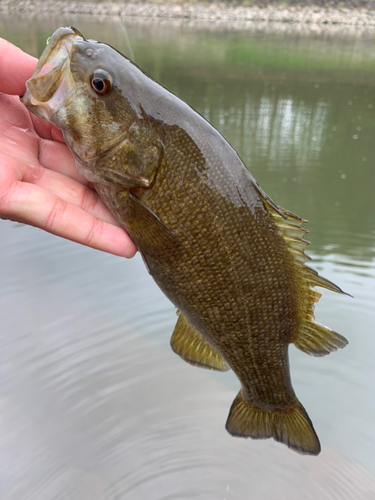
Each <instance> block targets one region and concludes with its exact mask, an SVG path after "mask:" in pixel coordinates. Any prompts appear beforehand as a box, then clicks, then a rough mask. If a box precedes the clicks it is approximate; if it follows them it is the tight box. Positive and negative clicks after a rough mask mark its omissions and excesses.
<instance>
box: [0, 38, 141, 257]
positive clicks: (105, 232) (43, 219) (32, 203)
mask: <svg viewBox="0 0 375 500" xmlns="http://www.w3.org/2000/svg"><path fill="white" fill-rule="evenodd" d="M36 62H37V60H36V59H35V58H34V57H31V56H29V55H28V54H26V53H24V52H22V50H20V49H19V48H17V47H15V46H14V45H12V44H11V43H9V42H7V41H6V40H4V39H2V38H0V75H1V78H0V218H1V219H9V220H12V221H17V222H22V223H25V224H30V225H32V226H36V227H39V228H41V229H44V230H45V231H48V232H49V233H52V234H55V235H57V236H61V237H63V238H67V239H69V240H72V241H75V242H77V243H81V244H82V245H87V246H89V247H92V248H95V249H97V250H102V251H104V252H108V253H111V254H114V255H118V256H121V257H127V258H130V257H133V256H134V254H135V253H136V248H135V246H134V244H133V242H132V241H131V239H130V238H129V236H128V235H127V234H126V232H125V231H124V230H123V229H121V228H120V227H119V226H118V223H117V222H116V220H115V219H114V217H113V216H112V214H111V213H110V212H109V210H108V209H107V208H106V206H105V205H104V204H103V202H102V201H101V200H100V198H99V197H98V195H97V194H96V192H95V191H94V189H93V188H92V186H91V185H90V183H89V182H88V181H87V180H86V179H85V178H84V177H82V176H80V175H79V174H78V173H77V170H76V168H75V165H74V160H73V157H72V154H71V153H70V151H69V149H68V147H67V145H66V143H65V141H64V139H63V136H62V134H61V131H60V130H58V129H56V128H55V127H53V126H51V125H49V124H48V123H46V122H44V121H42V120H41V119H39V118H36V117H35V116H34V115H32V114H30V113H29V112H28V110H27V109H26V108H25V107H24V106H23V104H22V103H21V101H20V96H22V95H23V94H24V92H25V90H26V87H25V82H26V80H28V79H29V78H30V77H31V75H32V72H33V70H34V67H35V65H36Z"/></svg>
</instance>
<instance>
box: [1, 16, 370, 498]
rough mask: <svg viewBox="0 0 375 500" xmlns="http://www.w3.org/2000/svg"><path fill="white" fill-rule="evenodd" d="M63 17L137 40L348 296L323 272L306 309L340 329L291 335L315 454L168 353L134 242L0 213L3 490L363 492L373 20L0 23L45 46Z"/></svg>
mask: <svg viewBox="0 0 375 500" xmlns="http://www.w3.org/2000/svg"><path fill="white" fill-rule="evenodd" d="M64 24H71V25H74V26H75V27H77V28H78V29H80V31H82V33H83V34H84V35H85V36H86V37H91V38H94V39H100V40H102V41H105V42H108V43H110V44H112V45H113V46H115V47H116V48H118V49H119V50H121V51H123V52H124V53H125V54H127V55H129V54H134V57H135V60H136V62H137V63H138V64H139V65H140V66H142V67H143V68H144V69H145V70H147V71H148V72H149V73H150V74H152V75H153V76H154V77H156V78H157V79H158V80H160V81H161V82H162V83H163V84H164V85H166V86H167V87H168V88H170V89H171V90H172V91H174V92H175V93H177V94H178V95H179V96H181V97H182V98H183V99H185V100H186V101H187V102H188V103H189V104H191V105H192V106H193V107H194V108H195V109H197V110H198V111H199V112H200V113H202V114H203V115H204V116H205V117H206V118H207V119H209V120H210V121H211V122H212V123H213V124H214V125H215V126H216V127H217V128H218V129H219V130H220V131H221V132H222V133H223V135H224V136H225V137H226V138H227V139H228V140H229V141H230V142H231V143H232V145H233V146H234V147H235V148H236V149H237V151H238V152H239V154H240V155H241V157H242V158H243V160H244V161H245V163H246V164H247V165H248V167H249V169H250V170H251V172H252V173H253V174H254V175H255V177H256V178H257V179H258V181H259V183H260V184H261V186H262V187H263V189H264V190H265V191H266V192H267V193H268V194H269V195H270V196H271V197H272V198H273V199H274V200H275V201H276V202H277V203H279V204H280V205H282V206H284V207H286V208H288V209H289V210H292V211H293V212H296V213H298V214H299V215H301V216H303V217H305V218H307V219H309V221H310V222H309V225H308V229H309V230H310V235H309V236H310V239H311V240H312V242H313V243H312V245H311V246H310V247H309V248H310V251H309V254H310V255H311V256H312V257H313V259H314V266H315V268H316V269H317V270H319V271H320V272H321V273H322V274H323V275H324V276H325V277H327V278H329V279H331V280H332V281H334V282H335V283H337V284H338V285H340V286H341V287H342V288H344V289H345V290H346V291H348V292H349V293H350V294H352V295H353V296H354V299H350V298H348V297H345V296H338V295H336V294H333V293H330V292H325V293H324V296H323V298H322V300H321V302H320V303H319V305H318V307H317V319H318V321H320V322H322V323H324V324H327V325H329V326H330V327H331V328H333V329H335V330H337V331H339V332H340V333H341V334H343V335H344V336H345V337H347V338H348V339H349V342H350V344H349V346H348V347H347V348H346V349H345V350H343V351H339V352H336V353H333V354H332V355H330V356H327V357H325V358H311V357H308V356H306V355H305V354H303V353H301V352H300V351H298V352H297V350H296V349H295V348H294V347H291V349H290V351H291V366H292V376H293V383H294V386H295V390H296V392H297V394H298V396H299V398H300V400H301V401H302V402H303V404H304V406H305V407H306V409H307V410H308V412H309V414H310V417H311V418H312V420H313V422H314V425H315V428H316V430H317V432H318V434H319V436H320V439H321V442H322V445H323V449H322V453H321V455H320V456H319V457H317V458H313V457H302V456H299V455H297V454H295V453H293V452H291V451H290V450H288V449H287V448H286V447H284V446H282V445H279V444H276V443H275V442H273V441H269V440H268V441H252V440H241V439H235V438H232V437H230V436H229V435H228V434H227V433H226V431H225V429H224V424H225V421H226V417H227V414H228V410H229V407H230V405H231V403H232V400H233V398H234V397H235V395H236V394H237V391H238V382H237V380H236V378H235V376H234V375H233V374H232V373H225V374H220V373H215V372H210V371H206V370H200V369H197V368H194V367H191V366H189V365H187V364H186V363H184V362H183V361H181V360H180V359H179V358H178V357H177V356H176V355H175V354H173V353H172V351H171V349H170V347H169V338H170V336H171V334H172V331H173V327H174V324H175V322H176V316H175V313H174V308H173V306H172V305H171V304H170V303H169V302H168V300H167V299H166V298H165V297H164V296H163V295H162V293H161V292H160V291H159V289H158V288H157V287H156V285H155V284H154V283H153V281H152V279H151V278H150V277H149V276H148V274H147V272H146V271H145V269H144V267H143V263H142V261H141V259H140V258H139V257H136V258H135V259H133V260H131V261H125V260H123V259H120V258H116V257H113V256H110V255H105V254H101V253H99V252H96V251H94V250H90V249H87V248H83V247H79V246H78V245H75V244H73V243H70V242H68V241H64V240H61V239H58V238H56V237H53V236H50V235H48V234H46V233H44V232H42V231H40V230H37V229H34V228H30V227H26V226H22V227H20V226H17V225H16V224H14V223H10V222H1V223H0V241H1V247H0V276H1V288H0V317H1V329H0V342H1V349H0V436H1V437H0V498H1V500H3V499H11V500H26V499H27V500H29V499H30V500H31V499H37V500H51V499H52V498H53V499H58V500H60V499H61V500H65V499H74V500H75V499H77V500H78V499H79V500H85V499H87V500H99V499H100V500H104V499H105V500H120V499H129V500H133V499H134V500H136V499H142V500H145V499H146V500H172V499H173V500H175V499H176V500H177V499H183V500H187V499H199V500H212V499H215V500H216V499H217V500H243V499H248V498H251V499H254V500H258V499H259V500H264V499H275V498H277V499H280V500H284V499H285V500H294V499H295V500H300V499H301V498H303V499H314V500H316V499H323V500H324V499H327V500H328V499H331V500H333V499H337V500H343V499H344V500H346V499H348V500H352V499H353V500H362V499H366V500H370V499H373V498H375V424H374V422H375V394H374V380H375V361H374V359H375V334H374V328H373V325H374V319H375V313H374V307H373V304H374V299H375V285H374V277H375V263H374V261H375V217H374V213H375V197H374V195H373V190H374V186H375V170H374V161H375V141H374V133H375V85H374V84H375V76H374V75H375V56H374V54H375V51H374V41H375V40H374V37H375V35H374V34H372V33H371V32H368V33H367V32H366V31H363V32H359V31H357V32H346V31H345V29H342V30H337V29H336V31H335V32H332V31H327V30H322V31H318V32H313V31H311V30H310V31H307V30H306V29H304V30H303V29H302V30H301V29H299V30H297V29H295V30H293V29H292V28H291V27H287V29H285V27H282V25H279V26H274V27H272V26H271V27H270V26H267V25H251V24H248V25H245V24H242V25H236V24H231V25H230V26H229V25H225V24H223V25H215V24H210V25H204V24H201V25H199V24H198V25H190V24H189V23H187V22H181V21H179V22H172V21H164V22H160V23H156V22H150V21H147V20H137V21H136V20H133V21H131V20H129V22H127V23H126V26H125V31H124V25H123V24H122V23H121V22H120V21H119V20H118V19H115V18H113V19H111V18H109V19H108V18H107V19H103V20H95V19H91V18H69V17H66V18H59V19H52V18H51V19H48V18H43V19H37V18H33V19H31V18H26V17H23V18H20V17H4V16H3V17H0V36H2V37H5V38H8V39H9V40H10V41H12V42H14V43H16V44H18V45H19V46H21V47H22V48H23V49H24V50H26V51H28V52H30V53H32V54H33V55H39V54H40V53H41V51H42V50H43V48H44V46H45V41H46V39H47V38H48V37H49V36H50V35H51V33H52V32H53V31H54V30H55V29H56V28H57V27H58V26H60V25H64ZM126 40H128V43H127V41H126Z"/></svg>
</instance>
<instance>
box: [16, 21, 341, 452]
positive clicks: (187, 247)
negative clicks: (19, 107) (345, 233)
mask: <svg viewBox="0 0 375 500" xmlns="http://www.w3.org/2000/svg"><path fill="white" fill-rule="evenodd" d="M23 102H24V104H25V105H26V107H27V108H28V109H29V110H30V111H31V112H33V113H35V114H36V115H37V116H39V117H41V118H43V119H45V120H47V121H48V122H49V123H51V124H53V125H55V126H56V127H58V128H60V129H61V130H62V132H63V135H64V138H65V140H66V142H67V144H68V146H69V147H70V149H71V151H72V153H73V156H74V159H75V163H76V166H77V170H78V171H79V172H80V173H81V174H83V175H85V176H86V178H87V179H88V180H90V181H91V182H92V183H93V185H94V187H95V189H96V191H97V192H98V194H99V196H100V197H101V198H102V200H103V201H104V203H105V204H106V205H107V206H108V208H109V209H110V210H111V212H112V213H113V214H114V216H115V217H116V218H117V220H118V221H119V223H120V224H121V225H122V227H123V228H124V229H125V230H126V231H127V232H128V234H129V235H130V237H131V238H132V240H133V241H134V243H135V245H136V246H137V248H138V250H139V251H140V253H141V255H142V257H143V260H144V262H145V264H146V266H147V269H148V271H149V273H150V274H151V275H152V277H153V278H154V280H155V281H156V283H157V284H158V285H159V287H160V288H161V290H162V291H163V292H164V293H165V295H166V296H167V297H168V298H169V299H170V300H171V301H172V302H173V304H175V306H176V307H177V309H178V321H177V324H176V327H175V330H174V332H173V335H172V338H171V346H172V349H173V350H174V351H175V352H176V353H177V354H178V355H179V356H181V357H182V358H183V359H184V360H185V361H187V362H188V363H190V364H192V365H195V366H201V367H204V368H209V369H214V370H220V371H226V370H229V369H230V368H231V369H232V370H233V371H234V372H235V374H236V375H237V377H238V379H239V381H240V383H241V390H240V392H239V393H238V395H237V397H236V398H235V400H234V402H233V404H232V407H231V409H230V413H229V417H228V420H227V424H226V428H227V430H228V432H229V433H230V434H232V435H234V436H242V437H252V438H258V439H260V438H271V437H272V438H274V439H275V440H277V441H280V442H282V443H284V444H286V445H287V446H289V447H290V448H291V449H293V450H295V451H297V452H299V453H303V454H311V455H317V454H318V453H319V452H320V443H319V439H318V437H317V435H316V433H315V430H314V428H313V425H312V423H311V421H310V419H309V417H308V415H307V413H306V411H305V409H304V408H303V406H302V405H301V403H300V402H299V401H298V399H297V397H296V395H295V393H294V391H293V388H292V383H291V378H290V371H289V363H288V346H289V344H291V343H293V344H294V345H295V346H296V347H298V348H299V349H301V350H302V351H304V352H306V353H307V354H310V355H313V356H324V355H326V354H329V353H330V352H332V351H335V350H337V349H338V348H342V347H344V346H345V345H346V344H347V341H346V339H345V338H344V337H342V336H341V335H339V334H337V333H336V332H333V331H332V330H330V329H328V328H326V327H324V326H322V325H320V324H318V323H316V322H315V321H314V304H315V303H316V302H317V301H318V300H319V298H320V296H321V293H320V292H318V291H317V290H316V289H315V286H321V287H324V288H327V289H329V290H332V291H336V292H339V293H344V292H342V290H341V289H340V288H338V287H337V286H336V285H334V284H333V283H331V282H329V281H328V280H326V279H324V278H322V277H321V276H319V275H318V273H316V272H315V271H314V270H312V269H310V268H309V267H307V266H306V265H305V262H306V260H307V257H306V255H305V254H304V249H305V247H306V245H307V244H308V242H307V241H305V240H304V238H303V237H304V234H305V232H306V231H305V230H303V229H301V225H302V224H303V222H306V221H304V220H303V219H301V218H299V217H298V216H296V215H295V214H293V213H291V212H289V211H287V210H285V209H283V208H281V207H279V206H277V205H276V204H275V203H274V202H273V201H272V200H271V199H270V198H269V197H268V196H267V195H266V194H265V193H264V192H263V191H262V190H261V188H260V187H259V186H258V184H257V182H256V180H255V179H254V177H253V176H252V175H251V174H250V173H249V172H248V171H247V169H246V168H245V166H244V165H243V163H242V161H241V159H240V158H239V156H238V155H237V153H236V152H235V151H234V150H233V149H232V147H231V146H230V145H229V144H228V143H227V142H226V141H225V139H224V138H223V137H222V136H221V135H220V134H219V133H218V132H217V131H216V130H215V129H214V128H213V127H212V126H211V125H210V124H209V123H208V122H207V121H206V120H205V119H204V118H202V117H201V116H200V115H199V114H198V113H196V112H195V111H194V110H193V109H192V108H190V107H189V106H188V105H187V104H186V103H184V102H183V101H181V100H180V99H179V98H178V97H176V96H175V95H173V94H171V93H170V92H169V91H168V90H167V89H165V88H164V87H162V86H161V85H159V84H158V83H157V82H156V81H155V80H153V79H152V78H150V77H149V76H148V75H146V74H145V73H144V72H143V71H142V70H141V69H140V68H138V67H137V66H136V65H135V64H133V63H132V62H131V61H130V60H129V59H127V58H126V57H125V56H123V55H122V54H120V53H119V52H117V51H116V50H115V49H113V48H112V47H110V46H108V45H106V44H103V43H99V42H96V41H93V40H86V39H85V38H84V37H83V36H82V35H81V34H80V33H79V32H78V31H77V30H75V29H74V28H60V29H58V30H57V31H56V32H55V33H54V34H53V36H52V37H51V39H50V41H49V43H48V45H47V47H46V49H45V51H44V52H43V54H42V56H41V58H40V60H39V62H38V64H37V66H36V68H35V71H34V74H33V76H32V78H31V79H30V80H29V81H28V82H27V92H26V94H25V96H24V98H23Z"/></svg>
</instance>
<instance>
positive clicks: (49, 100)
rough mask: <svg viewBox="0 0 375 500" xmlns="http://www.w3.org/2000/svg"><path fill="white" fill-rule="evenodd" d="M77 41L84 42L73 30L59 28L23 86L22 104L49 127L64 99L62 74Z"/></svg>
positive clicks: (64, 87) (65, 90)
mask: <svg viewBox="0 0 375 500" xmlns="http://www.w3.org/2000/svg"><path fill="white" fill-rule="evenodd" d="M77 40H84V38H83V36H82V35H81V33H80V32H79V31H77V30H76V29H75V28H68V27H67V28H59V29H58V30H57V31H55V33H54V34H53V35H52V37H51V39H50V40H49V42H48V44H47V47H46V48H45V50H44V52H43V54H42V56H41V57H40V59H39V61H38V64H37V65H36V67H35V70H34V73H33V74H32V77H31V78H30V79H29V80H28V81H27V82H26V88H27V91H26V93H25V95H24V96H23V98H22V102H23V103H24V104H25V106H27V108H28V109H30V111H31V110H32V111H33V112H34V113H35V114H37V115H38V116H39V117H40V118H43V119H44V120H47V121H48V122H50V123H53V115H54V113H55V112H56V110H57V109H59V107H60V106H61V104H62V102H63V100H64V99H66V97H67V81H66V80H67V79H66V78H64V74H66V73H68V72H67V71H66V69H67V68H68V67H69V64H70V53H71V49H72V46H73V44H74V43H75V42H76V41H77Z"/></svg>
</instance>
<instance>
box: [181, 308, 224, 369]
mask: <svg viewBox="0 0 375 500" xmlns="http://www.w3.org/2000/svg"><path fill="white" fill-rule="evenodd" d="M177 314H178V315H179V318H178V321H177V324H176V327H175V329H174V332H173V335H172V338H171V347H172V349H173V351H174V352H175V353H176V354H178V355H179V356H181V358H182V359H184V360H185V361H186V362H187V363H190V364H191V365H194V366H200V367H201V368H208V369H209V370H218V371H221V372H225V371H227V370H229V366H228V364H227V362H226V361H225V359H224V358H223V356H222V355H221V354H219V353H218V352H217V351H216V349H215V348H214V347H213V346H212V345H211V344H210V343H209V342H208V340H206V339H205V338H204V337H203V335H202V334H201V333H200V332H199V331H198V330H197V329H196V328H195V326H194V325H193V324H192V323H191V322H190V321H189V320H188V318H187V317H186V316H184V315H183V314H182V313H181V312H179V311H178V312H177Z"/></svg>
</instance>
